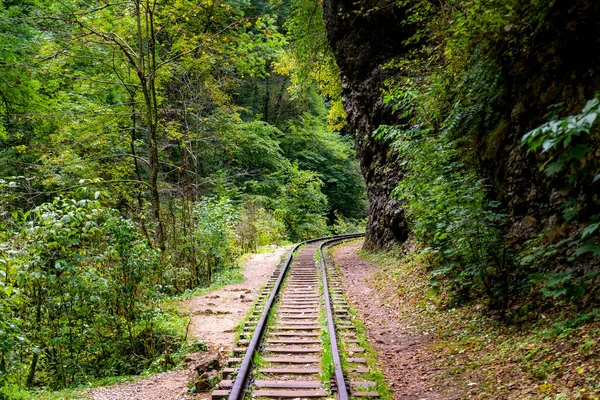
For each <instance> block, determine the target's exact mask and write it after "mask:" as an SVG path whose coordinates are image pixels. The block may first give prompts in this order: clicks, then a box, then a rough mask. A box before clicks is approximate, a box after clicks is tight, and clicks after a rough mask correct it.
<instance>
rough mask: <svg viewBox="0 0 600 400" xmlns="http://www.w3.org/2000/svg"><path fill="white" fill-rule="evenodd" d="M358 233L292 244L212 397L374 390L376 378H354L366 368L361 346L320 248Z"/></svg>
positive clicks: (350, 394)
mask: <svg viewBox="0 0 600 400" xmlns="http://www.w3.org/2000/svg"><path fill="white" fill-rule="evenodd" d="M360 236H362V235H360V234H358V235H340V236H334V237H331V238H323V239H315V240H310V241H307V242H304V243H301V244H299V245H297V246H296V247H294V249H293V250H292V251H291V252H290V255H289V256H288V258H287V260H286V262H285V263H283V265H281V266H280V267H278V269H277V270H276V271H275V272H274V273H273V275H272V276H271V278H270V279H269V282H268V283H267V285H266V287H265V288H264V289H263V291H262V293H261V294H260V296H259V297H258V299H257V303H256V305H257V307H256V308H255V310H254V311H253V312H252V314H251V315H250V316H249V318H248V320H247V322H245V324H244V326H243V329H244V330H243V332H242V333H241V335H240V339H239V341H238V343H237V346H238V347H236V348H235V349H234V356H233V357H232V358H229V359H228V360H227V365H228V367H227V368H224V369H223V371H222V372H223V380H222V381H221V382H220V383H219V385H218V387H219V388H218V389H217V390H214V391H213V393H212V398H213V400H216V399H224V398H228V399H230V400H241V399H244V398H245V397H246V396H249V397H250V396H251V397H254V398H311V399H314V398H331V397H336V398H338V399H341V400H346V399H349V398H359V397H377V396H378V393H377V392H376V391H374V389H375V388H376V385H377V384H376V382H372V381H368V380H365V379H361V375H362V374H366V373H368V372H369V369H368V368H367V367H366V360H365V359H364V358H362V357H360V354H361V353H363V352H364V351H365V349H364V348H360V347H358V339H357V337H356V332H355V326H354V325H353V324H352V321H351V317H350V314H349V306H348V304H347V302H346V300H345V297H344V294H343V290H342V287H341V282H340V281H339V276H338V275H337V271H336V270H335V267H334V266H333V265H332V263H327V262H325V261H326V255H325V254H326V252H324V251H323V249H324V248H326V247H327V246H329V245H332V244H334V243H338V242H340V241H343V240H348V239H353V238H357V237H360ZM262 305H264V306H263V307H262V308H261V306H262ZM340 348H341V351H340ZM357 355H359V356H357ZM342 360H343V361H342Z"/></svg>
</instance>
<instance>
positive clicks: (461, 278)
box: [0, 0, 600, 396]
mask: <svg viewBox="0 0 600 400" xmlns="http://www.w3.org/2000/svg"><path fill="white" fill-rule="evenodd" d="M599 15H600V6H599V5H598V4H595V3H593V2H589V1H587V0H577V1H573V2H568V1H566V0H565V1H550V0H537V1H532V2H522V1H517V0H494V1H491V0H460V1H458V0H449V1H440V2H431V1H427V0H397V1H392V2H388V1H369V2H354V1H351V0H326V1H324V2H323V4H321V2H314V1H306V0H293V1H290V2H266V1H263V0H254V1H234V0H203V1H200V2H197V1H191V0H131V1H125V2H121V3H111V2H107V1H101V2H92V3H89V2H85V1H80V0H73V1H72V2H63V1H54V0H27V1H16V0H14V1H11V0H2V1H0V316H1V317H2V318H0V388H2V389H0V396H1V395H2V394H1V393H2V391H4V393H6V394H8V393H10V392H11V391H14V388H23V387H29V388H39V387H49V388H62V387H66V386H73V385H76V384H79V383H81V382H84V381H86V380H89V379H91V378H98V377H105V376H113V375H119V374H131V373H138V372H140V371H141V370H143V369H145V368H148V367H150V366H151V365H153V363H154V365H156V362H157V361H156V360H158V359H161V360H163V361H164V360H165V354H167V355H168V354H169V352H170V351H172V350H173V349H174V348H175V347H177V346H179V345H180V341H179V339H178V338H177V337H176V336H177V335H176V334H175V333H174V332H173V331H172V329H171V327H170V325H169V322H168V321H166V317H165V315H164V313H163V312H162V311H161V310H160V307H159V304H160V301H161V299H162V298H164V297H166V296H175V295H180V294H182V293H184V292H185V291H187V290H193V289H194V288H198V287H202V286H206V285H209V284H211V283H212V282H214V281H215V277H217V276H219V274H223V273H226V272H227V271H228V270H230V269H231V268H233V266H234V265H235V260H236V259H237V257H238V256H239V255H240V254H242V253H243V252H248V251H253V250H255V249H257V247H258V246H261V245H265V244H271V243H282V242H286V241H299V240H302V239H305V238H310V237H315V236H321V235H325V234H329V233H331V232H334V233H337V232H345V231H348V230H353V229H357V224H358V220H360V219H361V218H363V217H364V216H365V213H366V211H365V208H366V204H365V203H366V201H365V185H364V183H363V180H362V179H363V178H362V177H361V174H360V170H359V165H358V163H357V161H356V159H355V157H354V150H353V145H354V146H355V147H356V150H357V152H358V157H359V159H360V162H361V165H360V167H361V169H362V174H363V175H364V177H365V180H366V183H367V187H366V189H367V191H368V195H369V200H370V214H369V217H370V220H369V225H368V227H367V229H368V230H367V243H368V245H369V246H368V247H370V248H373V247H377V246H385V245H387V244H389V242H390V241H393V240H405V239H406V238H408V237H412V238H413V239H414V240H411V241H410V243H416V246H415V248H416V249H418V252H420V253H422V254H421V255H422V256H423V257H422V258H419V259H422V260H426V268H427V269H428V271H429V273H430V274H431V282H430V285H431V287H432V291H431V293H432V294H435V293H437V292H444V293H446V294H447V293H448V291H449V292H450V293H451V295H448V296H447V297H445V298H451V299H452V301H451V302H450V303H449V304H448V305H449V306H450V305H458V304H473V303H485V305H486V306H487V310H491V311H492V314H493V315H494V316H497V317H498V318H500V319H501V320H502V321H503V322H510V323H521V322H523V321H524V320H527V319H530V318H533V319H535V318H536V316H537V315H539V311H540V310H544V311H546V310H548V309H555V310H557V309H561V310H563V311H565V310H567V311H568V312H572V313H577V314H579V315H578V317H579V320H581V321H588V320H591V319H594V318H597V315H598V314H597V312H594V311H593V309H594V308H596V307H597V306H598V299H599V298H600V296H599V294H600V293H599V289H600V284H599V279H600V275H599V274H598V268H599V265H600V262H599V260H600V242H599V238H600V214H599V213H598V209H599V206H600V199H599V198H598V186H599V185H600V161H599V160H600V157H599V154H598V143H599V137H600V136H599V132H600V128H599V126H600V125H599V124H598V115H599V113H600V95H598V90H599V89H600V82H599V81H598V76H600V75H598V72H600V48H599V47H598V46H599V43H600V38H599V37H598V32H600V25H599V24H600V22H599V21H600V18H599ZM342 100H344V101H343V102H342ZM342 104H343V105H344V106H345V111H344V107H343V105H342ZM345 112H347V116H348V118H347V119H348V122H349V126H346V125H345V118H346V114H345ZM348 130H352V131H354V132H352V133H349V132H348ZM125 358H127V360H129V361H128V362H123V359H125ZM166 358H167V360H166V361H165V365H166V364H168V357H166Z"/></svg>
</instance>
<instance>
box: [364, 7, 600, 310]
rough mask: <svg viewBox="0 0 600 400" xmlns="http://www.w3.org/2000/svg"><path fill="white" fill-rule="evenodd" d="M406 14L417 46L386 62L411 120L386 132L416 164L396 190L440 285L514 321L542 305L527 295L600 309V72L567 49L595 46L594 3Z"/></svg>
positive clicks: (397, 106)
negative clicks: (599, 80) (596, 78)
mask: <svg viewBox="0 0 600 400" xmlns="http://www.w3.org/2000/svg"><path fill="white" fill-rule="evenodd" d="M402 6H403V7H405V9H404V11H405V13H406V18H405V23H406V24H413V26H417V27H418V28H416V29H415V33H414V35H413V36H412V37H410V38H409V39H407V41H408V42H410V43H412V44H414V45H413V46H412V48H411V49H410V51H407V52H406V53H405V54H403V56H401V57H399V58H398V59H396V60H394V61H393V62H390V63H389V64H388V65H387V66H386V68H392V69H397V71H398V72H397V74H396V75H395V76H394V77H393V78H392V79H390V80H388V82H387V84H388V90H387V94H386V95H385V98H384V101H385V102H387V103H388V104H390V105H391V106H392V107H393V108H394V110H397V111H396V112H397V113H398V114H399V118H400V121H401V123H400V124H398V125H394V126H381V127H380V128H379V129H378V130H377V132H375V135H376V137H378V138H381V139H382V140H386V139H387V140H389V141H391V142H392V143H393V147H394V149H395V150H396V151H397V152H398V154H399V158H400V159H401V160H403V162H404V169H405V178H404V179H403V180H402V181H401V183H400V184H399V186H398V187H397V188H396V189H395V192H394V194H395V196H396V197H397V198H399V199H401V200H402V201H403V203H404V205H405V208H406V211H407V215H408V217H409V218H410V221H411V226H412V232H413V234H414V235H415V237H416V238H417V239H418V240H419V241H420V242H421V243H423V244H424V245H425V251H429V252H432V253H433V254H435V255H436V260H437V263H438V267H437V268H436V269H435V270H434V271H433V277H434V280H433V284H434V285H435V284H437V283H436V278H440V277H442V278H446V279H449V281H448V282H449V283H450V284H451V285H453V286H454V288H455V290H456V293H457V295H458V300H463V301H465V300H469V299H473V298H480V297H481V296H485V297H487V298H488V299H489V302H490V305H491V306H492V308H496V309H498V310H500V312H501V313H502V316H506V314H507V313H510V314H511V315H512V317H515V318H519V317H521V316H522V314H523V313H527V310H528V309H530V308H531V304H530V303H527V304H525V305H524V304H522V302H520V301H519V300H520V299H522V298H523V297H529V296H530V295H532V294H533V296H534V297H535V296H536V293H540V292H541V293H542V294H543V295H545V296H549V297H551V298H553V299H557V300H558V299H560V300H561V301H565V300H573V301H575V302H576V303H578V304H580V305H583V306H586V307H590V306H594V305H597V299H598V296H597V294H598V292H597V289H598V287H599V285H598V281H597V273H598V265H599V264H598V260H599V258H598V256H600V243H599V241H598V221H599V220H598V218H599V216H598V214H597V207H598V205H599V203H598V200H599V199H598V197H597V185H598V182H597V181H598V178H599V177H600V175H598V174H599V173H600V163H599V158H598V154H597V152H596V150H595V149H597V144H598V138H599V136H598V133H599V132H600V131H599V130H598V129H597V124H596V122H597V116H598V111H599V110H598V98H597V97H596V96H597V95H596V94H595V93H594V90H595V87H596V88H597V86H596V85H594V84H593V83H594V82H593V79H592V78H591V77H592V75H593V74H594V71H595V70H596V69H597V68H598V66H599V65H598V64H597V63H596V62H595V60H593V59H591V60H590V59H587V58H586V57H585V56H583V57H581V59H580V60H579V61H580V63H579V64H571V62H573V60H570V59H567V58H566V57H568V56H569V54H570V53H569V52H570V50H569V49H568V48H565V46H567V44H569V43H570V44H571V45H573V46H575V45H578V46H583V45H584V44H586V43H587V42H588V41H589V40H591V38H589V37H587V36H586V32H587V30H588V29H593V28H592V27H593V26H595V23H594V22H591V21H590V20H588V18H589V15H588V14H590V13H592V14H593V12H594V7H592V6H586V4H584V2H575V3H573V4H566V3H565V4H563V3H560V4H559V3H556V4H554V2H544V1H541V2H534V3H531V4H525V3H522V2H516V1H511V0H505V1H494V2H480V1H472V2H471V1H468V2H457V3H456V4H455V3H454V2H449V3H448V4H446V5H445V6H444V7H441V8H437V7H432V6H431V5H429V3H426V2H404V4H403V5H402ZM569 21H570V22H569ZM563 23H565V24H567V26H566V27H565V26H563V25H562V24H563ZM569 24H571V25H569ZM565 29H566V30H568V33H567V32H564V30H565ZM407 44H408V43H407ZM590 45H591V44H590ZM547 46H549V47H550V48H548V47H547ZM552 46H554V50H552ZM533 58H536V60H535V61H534V60H533ZM538 60H543V61H542V65H541V67H542V70H538V66H539V64H538V63H539V61H538ZM552 61H554V62H556V63H559V64H560V67H559V66H558V64H557V66H555V67H554V68H552V66H548V64H547V63H549V62H552ZM571 68H572V69H571ZM567 71H568V72H567ZM531 74H535V75H533V76H532V75H531ZM564 74H575V75H576V76H577V77H578V79H574V77H573V75H571V76H569V77H568V78H567V79H566V82H565V81H564V80H563V79H564ZM518 82H522V83H523V85H527V90H526V91H525V92H524V93H523V88H522V87H518V86H517V83H518ZM544 84H546V85H554V86H555V88H554V89H551V88H546V87H544V86H543V85H544ZM588 85H589V86H588ZM558 88H561V89H562V93H556V91H557V90H558ZM571 90H578V91H579V92H578V93H577V95H576V94H575V93H573V92H571ZM536 94H539V96H540V97H541V98H540V99H539V100H538V101H537V102H535V103H532V104H524V103H522V102H525V101H528V100H530V99H531V98H532V97H533V96H535V95H536ZM526 112H527V113H529V115H527V114H524V113H526ZM545 121H549V122H545ZM498 165H500V166H502V167H501V168H499V167H498ZM528 168H533V170H527V169H528ZM538 168H539V173H538V172H537V171H536V169H538ZM502 173H503V174H504V175H505V176H502V175H499V174H502ZM492 174H496V175H492ZM523 175H525V176H523ZM517 179H519V180H517Z"/></svg>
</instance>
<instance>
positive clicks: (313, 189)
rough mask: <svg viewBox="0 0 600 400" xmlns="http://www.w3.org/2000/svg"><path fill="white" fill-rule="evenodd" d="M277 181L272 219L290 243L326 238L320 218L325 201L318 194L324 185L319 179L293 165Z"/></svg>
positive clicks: (323, 197)
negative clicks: (285, 234) (282, 229)
mask: <svg viewBox="0 0 600 400" xmlns="http://www.w3.org/2000/svg"><path fill="white" fill-rule="evenodd" d="M280 179H281V185H280V186H279V189H278V193H277V199H276V200H275V201H274V207H275V211H274V216H275V218H276V219H277V220H279V221H281V222H282V223H283V224H284V225H285V227H286V229H287V230H288V232H289V234H290V239H291V240H292V241H301V240H306V239H310V238H315V237H320V236H325V235H327V233H328V232H329V229H328V227H327V220H326V218H325V217H324V216H323V214H324V212H325V210H326V209H327V197H326V196H325V195H324V194H323V193H322V192H321V188H322V187H323V182H322V181H321V180H320V179H319V177H318V175H317V174H316V173H315V172H310V171H303V170H301V169H299V168H298V165H297V164H292V165H291V166H290V167H289V168H288V169H287V170H286V171H285V172H283V173H282V174H281V176H280Z"/></svg>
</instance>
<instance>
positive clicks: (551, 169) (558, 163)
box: [546, 160, 565, 176]
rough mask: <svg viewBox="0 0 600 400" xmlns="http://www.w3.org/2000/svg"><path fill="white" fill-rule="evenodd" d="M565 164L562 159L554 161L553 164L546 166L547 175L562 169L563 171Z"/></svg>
mask: <svg viewBox="0 0 600 400" xmlns="http://www.w3.org/2000/svg"><path fill="white" fill-rule="evenodd" d="M564 166H565V165H564V163H563V162H562V161H560V160H559V161H555V162H553V163H552V164H550V165H548V166H547V167H546V176H552V175H556V174H558V173H559V172H560V171H562V169H563V167H564Z"/></svg>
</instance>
